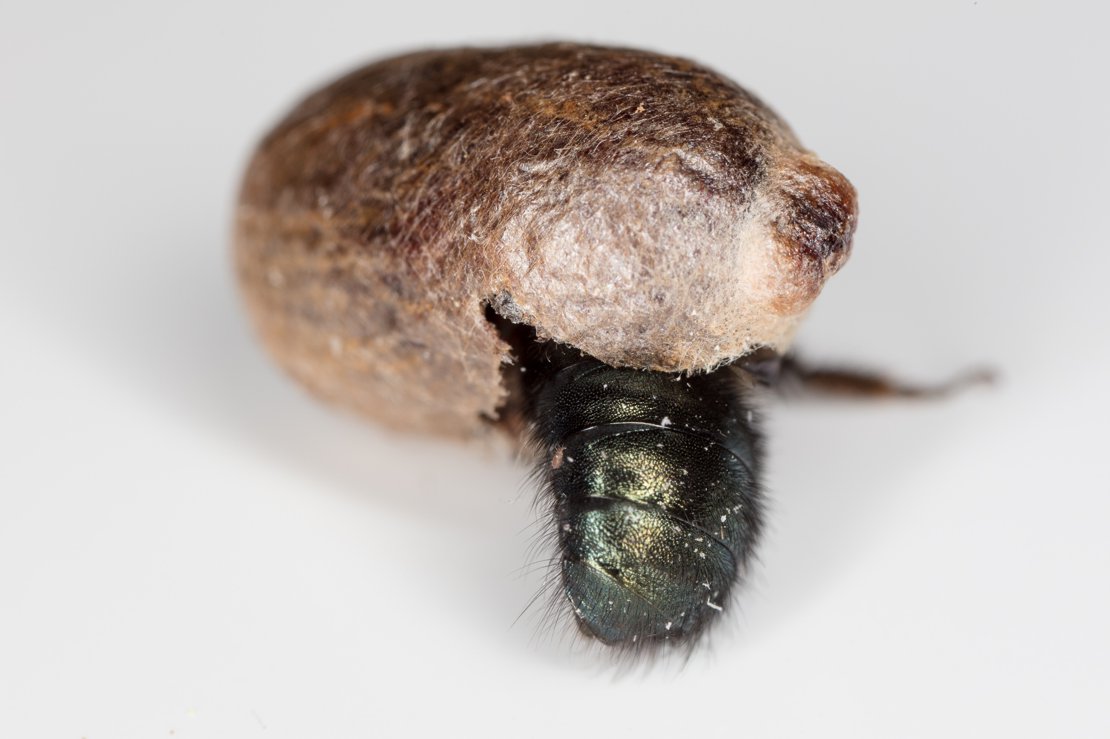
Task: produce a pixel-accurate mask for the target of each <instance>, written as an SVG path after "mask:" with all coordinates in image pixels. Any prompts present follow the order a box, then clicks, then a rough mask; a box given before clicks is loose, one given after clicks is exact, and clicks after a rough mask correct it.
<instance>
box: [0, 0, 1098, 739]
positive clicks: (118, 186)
mask: <svg viewBox="0 0 1110 739" xmlns="http://www.w3.org/2000/svg"><path fill="white" fill-rule="evenodd" d="M14 5H15V4H14V3H6V4H5V7H4V8H3V10H0V106H2V115H0V209H2V216H3V217H2V219H0V224H2V229H3V231H2V233H3V237H2V239H0V249H2V250H3V251H2V257H3V261H2V263H0V264H2V267H0V347H2V348H0V351H2V352H3V354H2V356H0V360H2V361H0V408H2V410H0V448H2V449H3V450H4V454H3V461H2V462H0V491H2V492H0V495H2V498H0V502H2V511H0V736H3V737H74V738H76V737H88V739H101V737H164V736H170V735H171V734H172V735H173V736H175V737H254V736H258V737H267V736H271V737H366V736H390V735H397V734H423V733H428V734H435V733H440V734H446V735H451V736H456V735H459V734H460V733H467V732H465V731H464V729H465V728H466V727H470V728H471V729H473V731H474V733H475V734H476V735H491V736H499V735H518V736H519V735H530V734H536V735H542V736H582V735H587V736H610V735H619V736H626V735H627V736H637V735H642V736H691V735H693V736H712V735H730V736H753V737H762V736H804V737H811V736H841V735H843V736H852V737H892V736H898V737H911V736H921V737H936V736H945V737H953V736H969V737H970V736H975V737H982V736H992V735H993V736H1009V737H1016V736H1031V737H1046V736H1060V737H1064V736H1066V737H1095V736H1107V735H1108V734H1110V710H1108V708H1107V701H1108V696H1110V628H1108V626H1107V624H1108V623H1110V537H1108V535H1107V529H1108V525H1110V482H1108V479H1110V476H1108V474H1107V468H1106V451H1105V446H1106V442H1107V439H1108V434H1107V431H1106V427H1107V420H1108V419H1110V393H1108V390H1107V383H1108V381H1110V342H1108V339H1110V335H1108V334H1110V332H1108V325H1107V323H1108V320H1110V319H1108V317H1110V311H1108V307H1110V300H1108V298H1107V293H1108V291H1110V286H1108V282H1107V280H1110V271H1108V270H1110V248H1108V245H1107V242H1106V235H1105V234H1106V230H1105V229H1106V226H1105V221H1106V213H1107V202H1108V196H1110V191H1108V187H1107V184H1106V183H1107V180H1106V172H1107V170H1108V167H1110V157H1108V153H1107V145H1106V133H1107V131H1108V130H1110V116H1108V115H1107V114H1108V110H1107V107H1108V96H1107V86H1106V85H1107V83H1106V79H1107V78H1106V70H1107V69H1108V68H1110V59H1108V54H1107V52H1106V45H1105V39H1104V37H1103V35H1104V31H1105V28H1106V20H1107V19H1106V17H1105V15H1104V14H1103V13H1102V12H1101V11H1097V12H1096V10H1095V8H1097V7H1098V4H1096V3H1093V2H1092V3H1087V4H1086V6H1082V5H1079V4H1072V5H1070V6H1069V5H1067V4H1059V3H1053V4H1051V8H1052V10H1051V11H1049V9H1048V8H1049V4H1048V3H1045V4H1044V7H1042V8H1040V9H1037V8H1034V7H1019V5H1018V4H1017V3H1013V2H1001V0H992V1H989V2H988V1H986V0H983V1H981V2H949V3H928V4H923V5H922V8H921V9H919V10H912V11H911V10H906V9H905V8H904V7H902V6H903V4H892V3H880V2H876V3H873V4H859V3H855V4H850V5H846V4H844V3H819V4H818V3H814V6H815V7H806V6H802V5H787V4H778V3H768V2H765V3H758V4H754V3H728V4H724V3H722V4H721V5H720V6H719V9H716V10H712V9H710V6H706V5H699V4H697V3H693V2H684V3H679V4H667V5H654V6H653V5H647V4H644V3H636V4H630V5H628V6H626V7H623V8H618V7H616V6H611V5H602V4H600V3H596V2H588V3H584V2H560V3H557V4H554V5H551V4H545V5H543V6H530V5H528V4H523V3H505V4H502V5H499V6H494V5H493V4H490V3H481V2H466V3H454V4H450V5H444V6H443V7H439V8H433V7H430V6H428V5H426V4H417V3H400V4H389V5H388V7H387V8H383V7H381V6H378V7H376V6H375V4H374V3H368V2H350V3H345V4H328V5H326V6H323V7H321V4H320V3H315V2H313V3H309V2H302V3H288V2H287V3H272V2H261V1H259V2H255V3H242V4H238V5H235V6H232V7H226V6H225V4H224V3H166V4H163V6H162V7H158V6H157V5H156V4H154V3H138V2H135V3H76V2H74V3H55V4H44V3H36V4H34V6H33V7H34V9H30V7H31V5H32V4H30V3H23V4H21V5H22V7H20V8H19V9H15V8H14V7H13V6H14ZM744 5H749V6H751V7H748V8H743V6H744ZM834 6H838V7H837V9H834ZM926 7H927V8H928V10H926V9H925V8H926ZM560 37H565V38H574V39H588V40H597V41H612V42H618V43H622V44H626V45H635V46H644V47H649V48H655V49H659V50H664V51H669V52H672V53H677V54H681V55H686V56H692V57H695V58H698V59H700V60H702V61H704V62H706V63H708V64H710V65H711V66H713V67H715V68H717V69H719V70H721V71H723V72H724V73H726V74H728V75H730V76H732V77H734V78H736V79H738V80H739V81H741V82H742V83H744V84H746V85H748V86H749V87H751V88H752V89H753V90H755V91H757V92H758V93H759V94H760V95H762V96H763V97H764V98H765V99H766V100H768V101H769V102H770V103H771V104H772V105H774V106H775V107H776V108H777V109H778V110H780V111H781V112H782V113H783V114H784V115H785V117H786V118H787V119H788V120H790V121H791V123H792V124H793V125H794V127H795V128H796V130H797V131H798V132H799V134H800V135H801V136H802V138H803V140H804V141H806V142H807V143H808V144H809V145H810V146H812V147H813V148H814V149H815V150H816V151H818V152H819V153H820V154H821V155H822V156H823V157H825V158H826V159H827V160H828V161H830V162H832V163H833V164H834V165H835V166H837V167H839V168H841V169H842V170H843V171H844V172H845V173H846V174H847V175H848V176H849V177H850V178H851V179H852V180H853V181H854V182H855V184H856V186H857V187H858V189H859V191H860V195H861V202H862V220H861V227H860V230H859V234H858V238H857V240H856V251H855V254H854V256H853V258H852V260H851V262H850V263H849V264H848V266H847V267H846V269H845V270H844V272H842V273H841V275H839V276H838V277H837V278H836V279H835V280H834V281H833V283H832V284H831V286H830V287H829V289H828V290H827V291H826V294H825V295H824V296H823V297H822V299H821V300H819V301H818V307H817V309H816V310H815V311H814V313H813V314H812V318H811V320H810V322H809V323H808V324H807V326H806V328H805V330H804V332H803V336H802V346H804V347H806V348H807V349H808V350H809V354H810V356H817V357H829V358H835V359H850V360H858V361H861V362H864V363H869V364H872V365H874V366H880V367H885V368H889V369H891V370H892V371H896V372H899V373H902V374H904V375H907V376H910V377H913V378H921V379H927V378H937V377H942V376H945V375H947V374H948V373H950V372H952V371H955V370H958V369H961V368H964V367H966V366H968V365H971V364H978V363H984V362H986V363H990V364H993V365H994V366H996V367H997V368H999V369H1000V370H1001V371H1002V374H1003V382H1002V384H1001V385H1000V386H998V387H997V388H995V389H993V390H989V391H977V392H969V393H967V394H966V395H964V396H961V397H959V398H957V399H955V400H952V401H950V402H943V403H935V404H924V405H917V404H905V405H869V404H850V403H821V404H813V405H806V404H802V403H787V404H783V405H780V406H778V407H773V408H769V409H768V415H769V424H768V426H769V429H768V430H769V432H770V433H771V434H772V435H771V440H772V443H771V452H772V461H771V467H770V470H769V475H768V483H769V487H770V488H771V493H772V495H773V511H772V517H771V526H770V529H771V530H770V534H769V536H768V537H767V539H766V541H765V542H764V546H763V547H762V550H761V558H762V564H761V566H760V567H759V569H758V571H757V572H756V574H755V577H754V580H753V582H752V583H751V584H750V586H749V587H748V588H747V590H746V592H745V593H744V594H743V597H742V598H741V600H740V603H739V608H738V609H735V610H734V612H733V614H732V615H731V619H730V623H731V624H732V626H731V627H730V628H726V629H722V630H720V631H719V632H718V633H716V634H715V637H714V638H713V639H712V643H711V644H710V645H709V648H708V649H704V650H702V651H701V652H700V653H699V654H698V655H697V656H696V657H695V658H694V659H693V660H692V661H691V662H690V663H689V664H687V665H686V666H685V668H684V669H682V670H679V669H677V668H675V667H674V666H667V665H661V666H657V667H655V668H653V669H649V670H646V671H645V672H643V673H636V674H633V675H625V676H618V677H616V678H614V676H613V674H612V671H611V670H608V669H606V668H605V667H604V664H605V661H604V659H601V658H599V657H598V656H597V655H593V656H590V655H583V654H581V653H578V652H575V651H573V650H569V649H568V648H566V647H565V646H561V645H560V644H559V642H558V640H557V639H554V640H549V641H547V642H541V643H540V644H538V645H537V644H535V643H534V642H532V640H531V637H532V629H531V624H529V623H528V621H527V619H525V620H523V621H522V622H521V623H519V624H517V625H516V626H515V627H513V626H512V622H513V619H514V618H515V617H516V615H517V613H518V612H519V611H520V609H521V608H523V606H524V605H525V603H526V602H527V599H528V597H529V595H530V593H531V591H532V589H533V587H534V586H535V584H536V579H535V578H534V577H533V578H528V577H526V578H520V577H518V575H517V569H518V568H519V567H520V566H521V565H523V564H524V562H525V556H526V552H525V550H526V549H527V546H528V543H529V536H530V533H531V531H532V530H533V529H530V528H529V526H530V522H531V521H532V520H533V514H532V512H531V511H530V509H529V502H530V498H531V493H530V492H523V493H522V494H521V493H520V491H521V486H522V485H523V481H524V477H525V470H523V469H522V468H519V467H515V466H513V465H512V464H511V463H509V462H508V461H506V460H505V459H504V458H503V456H501V455H499V454H498V453H497V452H490V451H485V452H483V451H482V450H473V449H467V448H457V447H453V446H449V445H445V444H437V443H432V442H427V441H424V440H421V439H413V438H393V437H391V436H389V435H388V434H386V433H384V432H382V431H380V430H377V429H374V428H370V427H366V426H364V425H362V424H361V423H360V422H358V421H356V420H354V419H351V418H348V417H345V416H343V415H341V414H337V413H334V412H332V411H330V410H328V409H326V408H321V407H319V406H317V405H316V404H315V403H314V402H313V401H311V400H309V399H308V398H306V397H305V396H304V395H303V394H302V393H301V392H299V390H298V389H297V388H295V387H294V386H293V385H292V384H291V383H290V382H288V381H286V380H285V379H284V378H283V377H281V376H280V375H279V374H278V372H277V371H276V370H275V369H274V368H273V367H272V366H271V365H270V363H269V362H268V361H267V360H266V359H265V358H264V357H263V356H262V354H261V352H260V350H259V349H258V348H257V347H256V345H255V344H254V343H253V341H252V338H251V337H250V335H249V333H248V331H247V329H246V326H245V323H244V320H243V317H242V316H241V314H240V311H239V306H238V305H237V302H236V297H235V295H234V292H233V286H232V283H231V279H230V269H229V260H228V256H227V243H226V241H227V234H228V230H229V221H230V207H231V203H232V199H233V194H234V191H235V188H236V184H237V178H238V176H239V172H240V170H241V167H242V165H243V164H244V160H245V157H246V156H247V154H248V151H249V149H250V147H251V146H252V144H253V142H254V141H255V139H256V137H257V136H258V135H260V134H261V133H262V132H263V130H264V129H265V128H266V127H267V126H268V125H269V124H270V123H271V122H272V121H273V120H275V119H276V117H277V116H278V115H280V114H281V113H282V112H283V111H284V110H285V109H287V107H288V106H289V105H290V104H291V103H292V102H294V100H295V99H296V98H297V97H298V96H299V95H300V94H302V93H303V92H304V91H306V90H307V89H308V88H309V87H310V86H311V85H314V84H317V83H319V82H321V81H323V80H325V79H327V78H328V77H330V76H332V75H334V74H335V73H338V72H340V71H343V70H346V69H347V68H349V67H351V66H353V65H355V64H356V63H358V62H360V61H362V60H364V59H366V58H369V57H374V56H379V55H382V54H384V53H387V52H390V51H395V50H403V49H408V48H412V47H417V46H423V45H429V44H440V45H444V44H456V43H460V42H470V43H475V42H487V41H509V40H520V39H532V38H560Z"/></svg>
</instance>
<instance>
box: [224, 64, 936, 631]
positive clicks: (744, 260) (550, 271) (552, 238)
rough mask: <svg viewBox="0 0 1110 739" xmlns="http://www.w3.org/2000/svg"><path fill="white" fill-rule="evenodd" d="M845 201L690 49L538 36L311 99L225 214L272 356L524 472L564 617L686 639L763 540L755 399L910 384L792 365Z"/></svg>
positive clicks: (760, 111)
mask: <svg viewBox="0 0 1110 739" xmlns="http://www.w3.org/2000/svg"><path fill="white" fill-rule="evenodd" d="M855 226H856V195H855V191H854V190H853V188H852V186H851V184H849V182H848V181H847V179H845V178H844V177H843V176H842V175H841V174H840V173H839V172H837V171H836V170H835V169H833V168H832V167H830V166H829V165H827V164H825V163H824V162H822V161H821V160H820V159H818V158H817V157H816V156H815V155H814V154H813V153H812V152H810V151H808V150H806V149H805V148H804V147H803V146H802V145H801V144H800V142H799V141H798V139H797V137H796V136H795V135H794V133H793V132H792V131H791V130H790V129H789V127H788V126H787V125H786V124H785V123H784V122H783V121H782V119H781V118H779V117H778V116H777V115H776V114H775V113H774V112H772V111H771V110H770V109H769V108H768V107H767V106H765V105H764V104H763V103H762V102H760V101H759V100H758V99H757V98H755V97H754V96H753V95H751V94H750V93H748V92H747V91H745V90H744V89H743V88H741V87H739V86H738V85H736V84H735V83H734V82H731V81H730V80H728V79H726V78H724V77H722V76H720V75H719V74H717V73H715V72H713V71H711V70H708V69H706V68H704V67H701V66H699V65H697V64H695V63H693V62H690V61H687V60H683V59H677V58H673V57H667V56H661V55H657V54H652V53H648V52H643V51H636V50H630V49H613V48H603V47H593V46H582V45H576V44H547V45H540V46H522V47H509V48H499V49H452V50H433V51H425V52H418V53H414V54H409V55H405V56H400V57H395V58H392V59H386V60H383V61H380V62H377V63H375V64H371V65H370V66H367V67H365V68H363V69H360V70H357V71H355V72H353V73H351V74H349V75H347V76H345V77H343V78H341V79H339V80H337V81H335V82H333V83H332V84H330V85H328V86H326V87H324V88H323V89H321V90H319V91H318V92H315V93H313V94H311V95H310V96H309V97H307V98H306V99H305V100H304V101H303V102H301V103H300V104H299V105H298V106H297V107H296V108H294V110H293V111H292V112H291V113H290V114H289V115H288V116H286V118H285V119H284V120H282V121H281V122H280V123H279V124H278V125H277V126H276V128H275V129H274V130H273V131H271V132H270V133H269V134H268V135H267V136H266V137H265V138H264V139H263V141H262V142H261V144H260V145H259V147H258V149H257V151H256V152H255V155H254V157H253V158H252V160H251V163H250V165H249V167H248V169H247V173H246V176H245V178H244V182H243V187H242V191H241V194H240V198H239V205H238V209H237V212H236V222H235V261H236V269H237V274H238V278H239V283H240V286H241V288H242V291H243V294H244V296H245V299H246V305H247V307H248V310H249V312H250V315H251V318H252V320H253V323H254V325H255V327H256V329H257V331H258V333H259V335H260V336H261V338H262V340H263V342H264V344H265V345H266V346H267V348H268V349H269V350H270V352H271V353H272V354H273V355H274V357H275V359H276V360H277V361H278V362H279V364H281V365H282V366H283V367H284V368H285V369H286V370H287V371H288V372H289V373H290V374H291V375H293V376H294V377H295V378H296V379H297V380H299V381H300V382H301V383H303V384H304V385H305V386H306V387H308V388H309V389H310V390H311V391H313V392H314V393H316V394H317V395H319V396H320V397H322V398H324V399H326V400H328V401H330V402H333V403H336V404H339V405H342V406H345V407H348V408H352V409H354V410H356V411H358V412H361V413H363V414H364V415H366V416H369V417H371V418H373V419H375V420H376V421H378V422H380V423H383V424H386V425H388V426H390V427H392V428H396V429H400V430H405V431H417V432H424V433H434V434H439V435H448V436H454V437H461V438H467V437H469V438H473V437H476V436H482V435H487V434H490V433H502V432H503V433H507V434H509V435H510V437H512V438H513V439H515V440H516V441H518V442H519V443H520V444H521V445H522V446H529V445H530V447H531V448H533V449H535V450H536V453H537V455H538V457H539V458H540V465H541V469H542V470H543V473H542V477H543V478H544V480H545V485H546V489H547V491H548V493H547V495H548V499H549V501H550V505H551V510H552V512H553V523H552V531H553V533H554V535H555V537H556V539H557V542H558V550H559V557H558V569H557V583H558V585H557V588H558V592H559V599H560V600H561V601H563V602H564V606H563V607H564V608H565V609H566V610H567V611H568V612H570V613H573V614H574V617H575V619H576V621H577V623H578V625H579V626H580V627H581V629H582V631H583V632H585V633H586V634H588V635H590V636H591V637H594V638H596V639H597V640H599V641H601V642H603V643H605V644H609V645H615V646H619V647H623V648H626V649H627V648H631V649H634V650H642V649H643V648H644V647H645V646H649V645H658V644H665V643H682V644H692V643H693V642H694V641H695V640H696V638H697V637H698V635H699V634H701V633H703V632H704V631H705V629H706V627H707V626H709V625H710V624H711V623H713V622H714V621H718V620H720V615H721V613H722V612H723V610H724V609H725V607H726V604H727V603H728V602H729V599H730V597H731V594H732V591H733V589H734V588H735V586H736V583H737V582H738V581H739V580H740V578H741V577H742V575H743V574H744V572H745V570H746V568H747V566H748V563H749V561H750V558H751V555H752V552H753V548H754V546H755V545H756V542H757V541H758V538H759V533H760V530H761V528H762V526H763V523H762V521H763V519H762V510H763V498H762V494H761V487H760V475H761V467H762V443H761V436H760V432H759V429H758V428H757V426H758V417H757V416H756V414H755V413H754V412H753V407H752V393H753V391H754V388H755V387H756V386H757V385H760V384H765V385H771V386H778V385H781V384H784V383H786V382H787V381H793V382H795V383H796V384H802V385H804V386H808V387H813V388H818V389H824V390H828V391H834V392H848V393H856V394H866V395H911V396H912V395H928V394H934V393H938V392H943V391H944V390H946V389H948V388H947V387H946V388H938V389H935V390H919V389H914V388H906V387H902V386H899V385H898V384H896V383H892V382H889V381H887V380H885V379H883V378H881V377H876V376H867V375H860V374H857V373H852V372H839V371H825V370H818V369H812V368H808V367H805V366H803V365H801V364H799V363H798V362H797V361H796V360H794V359H792V358H791V355H789V354H788V353H787V349H788V347H789V344H790V340H791V338H792V336H793V335H794V332H795V331H796V329H797V326H798V324H799V322H800V321H801V319H802V317H803V316H804V314H805V312H806V311H807V309H808V308H809V306H810V304H811V303H812V302H813V300H814V299H815V298H816V296H817V294H818V293H819V292H820V290H821V288H822V286H823V285H824V283H825V281H826V280H827V279H828V278H829V277H831V276H832V275H833V274H834V273H835V272H836V271H837V270H839V269H840V267H841V266H842V265H843V264H844V262H845V260H846V258H847V256H848V254H849V251H850V248H851V240H852V235H853V233H854V231H855Z"/></svg>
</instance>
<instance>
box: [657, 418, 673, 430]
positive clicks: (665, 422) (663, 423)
mask: <svg viewBox="0 0 1110 739" xmlns="http://www.w3.org/2000/svg"><path fill="white" fill-rule="evenodd" d="M659 425H660V426H662V427H663V428H667V427H668V426H670V425H671V417H670V416H663V420H662V421H660V422H659Z"/></svg>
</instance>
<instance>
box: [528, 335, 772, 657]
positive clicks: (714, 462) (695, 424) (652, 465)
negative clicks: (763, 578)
mask: <svg viewBox="0 0 1110 739" xmlns="http://www.w3.org/2000/svg"><path fill="white" fill-rule="evenodd" d="M556 357H558V355H556ZM547 361H548V362H549V364H548V365H547V366H542V367H536V366H534V365H533V366H531V367H529V368H528V369H529V371H528V372H527V373H526V378H527V381H528V383H530V385H531V388H530V389H531V393H530V396H531V398H532V401H531V404H530V405H531V413H532V418H533V422H534V426H535V433H536V435H537V437H538V441H540V442H541V444H542V446H543V448H544V451H545V452H546V464H547V465H548V467H549V471H548V477H549V482H550V489H551V492H552V494H553V496H554V514H555V519H556V525H557V527H558V539H559V546H560V550H561V551H560V554H561V567H562V585H563V591H564V593H565V595H566V597H567V599H568V600H569V601H570V603H571V605H572V607H573V609H574V612H575V615H576V617H577V619H578V622H579V624H580V625H581V626H582V627H583V628H584V629H585V630H586V631H587V632H588V633H590V634H592V635H593V636H596V637H597V638H598V639H600V640H602V641H604V642H608V643H631V642H637V641H650V640H657V639H670V638H686V637H690V636H692V635H694V634H696V633H698V632H699V631H700V630H701V629H702V628H703V627H704V626H705V625H706V624H707V623H709V622H710V621H711V620H712V619H713V618H714V617H715V616H716V614H717V613H719V612H720V611H721V610H722V608H723V606H724V604H725V602H726V601H727V599H728V595H729V591H730V589H731V587H732V585H733V584H734V583H735V582H736V580H737V578H738V576H739V574H740V573H741V572H742V571H743V569H744V567H745V565H746V563H747V560H748V557H749V555H750V552H751V549H752V545H753V544H754V541H755V539H756V537H757V535H758V533H759V528H760V496H759V489H758V483H757V474H758V464H759V448H758V447H759V442H758V435H757V433H756V431H755V430H754V428H753V425H752V421H753V419H752V414H751V412H750V411H749V410H748V409H747V408H746V407H745V406H744V405H743V403H742V402H741V401H742V398H741V392H740V388H739V384H738V383H737V382H736V381H735V378H734V376H733V375H732V371H731V370H728V369H724V370H720V371H718V372H716V373H711V374H709V375H700V376H694V377H683V376H680V375H674V374H667V373H658V372H643V371H638V370H631V369H618V368H614V367H610V366H608V365H605V364H602V363H600V362H598V361H596V360H592V359H584V358H581V357H578V358H574V359H569V360H568V359H565V358H564V359H562V360H561V361H560V359H558V358H556V359H554V360H551V359H548V360H547ZM529 375H530V377H528V376H529Z"/></svg>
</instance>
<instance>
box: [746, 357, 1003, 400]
mask: <svg viewBox="0 0 1110 739" xmlns="http://www.w3.org/2000/svg"><path fill="white" fill-rule="evenodd" d="M742 366H743V367H744V369H746V370H747V371H748V372H749V373H750V374H751V375H753V376H754V377H755V378H756V380H757V381H758V382H759V383H760V384H762V385H765V386H767V387H770V388H772V389H774V390H776V391H779V392H781V393H784V394H790V393H793V392H796V391H802V392H805V393H809V394H814V395H828V396H834V395H835V396H852V397H857V398H942V397H945V396H948V395H951V394H953V393H955V392H958V391H960V390H963V389H964V388H966V387H969V386H972V385H980V384H990V383H992V382H994V380H995V374H994V372H993V371H992V370H989V369H975V370H970V371H967V372H964V373H961V374H959V375H956V376H955V377H953V378H951V379H949V380H947V381H946V382H942V383H936V384H927V385H917V384H911V383H906V382H902V381H901V380H898V379H895V378H892V377H889V376H887V375H884V374H880V373H877V372H869V371H865V370H857V369H851V368H846V367H832V366H821V365H812V364H809V363H807V362H805V361H803V360H801V359H799V358H798V356H797V355H795V354H787V355H785V356H777V355H770V354H763V355H753V357H752V358H751V360H750V361H747V362H745V363H744V364H743V365H742Z"/></svg>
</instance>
